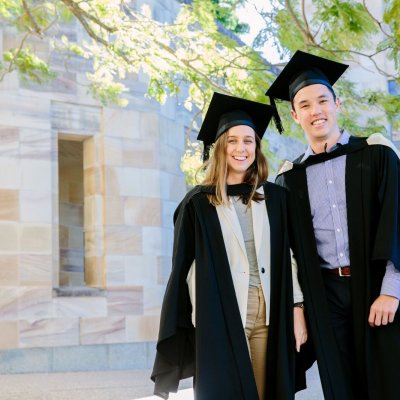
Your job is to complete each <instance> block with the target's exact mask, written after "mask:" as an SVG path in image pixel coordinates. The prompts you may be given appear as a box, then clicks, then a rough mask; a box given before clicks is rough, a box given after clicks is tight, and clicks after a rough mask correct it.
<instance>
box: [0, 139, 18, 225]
mask: <svg viewBox="0 0 400 400" xmlns="http://www.w3.org/2000/svg"><path fill="white" fill-rule="evenodd" d="M0 134H1V133H0ZM0 145H1V144H0ZM18 220H19V190H12V189H0V221H18Z"/></svg>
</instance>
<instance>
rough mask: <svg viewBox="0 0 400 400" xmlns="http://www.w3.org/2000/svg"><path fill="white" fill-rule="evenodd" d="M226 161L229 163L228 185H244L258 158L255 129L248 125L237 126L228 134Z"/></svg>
mask: <svg viewBox="0 0 400 400" xmlns="http://www.w3.org/2000/svg"><path fill="white" fill-rule="evenodd" d="M226 134H227V135H228V137H227V145H226V159H227V163H228V178H227V183H228V184H231V185H232V184H237V183H242V182H243V180H244V177H245V174H246V171H247V169H248V168H249V167H250V165H251V164H253V162H254V160H255V158H256V138H255V132H254V129H253V128H251V127H250V126H247V125H237V126H234V127H232V128H230V129H229V130H228V132H227V133H226Z"/></svg>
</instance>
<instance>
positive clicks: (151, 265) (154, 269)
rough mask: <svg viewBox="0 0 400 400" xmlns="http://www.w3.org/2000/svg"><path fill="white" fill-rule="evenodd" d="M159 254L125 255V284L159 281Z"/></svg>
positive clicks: (150, 283) (143, 283)
mask: <svg viewBox="0 0 400 400" xmlns="http://www.w3.org/2000/svg"><path fill="white" fill-rule="evenodd" d="M157 264H158V262H157V256H155V255H146V256H144V255H143V256H130V257H125V259H124V265H125V282H126V283H125V284H126V285H142V286H143V287H146V286H147V285H154V284H155V283H157V281H158V266H157Z"/></svg>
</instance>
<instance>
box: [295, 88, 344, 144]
mask: <svg viewBox="0 0 400 400" xmlns="http://www.w3.org/2000/svg"><path fill="white" fill-rule="evenodd" d="M293 106H294V110H292V111H291V114H292V117H293V119H294V120H295V122H296V123H298V124H300V125H301V127H302V128H303V130H304V132H305V133H306V135H307V137H308V140H309V141H310V142H315V141H323V140H328V139H329V138H330V137H332V136H333V135H335V134H337V133H338V132H339V127H338V125H337V120H336V114H337V112H338V110H339V108H340V101H339V99H338V98H336V100H334V99H333V94H332V92H331V91H330V90H329V89H328V88H327V87H326V86H325V85H322V84H315V85H309V86H306V87H304V88H303V89H300V90H299V91H298V92H297V93H296V95H295V96H294V99H293Z"/></svg>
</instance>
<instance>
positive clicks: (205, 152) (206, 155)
mask: <svg viewBox="0 0 400 400" xmlns="http://www.w3.org/2000/svg"><path fill="white" fill-rule="evenodd" d="M211 146H212V144H204V147H203V162H206V161H207V160H208V159H209V158H210V150H211Z"/></svg>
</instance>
